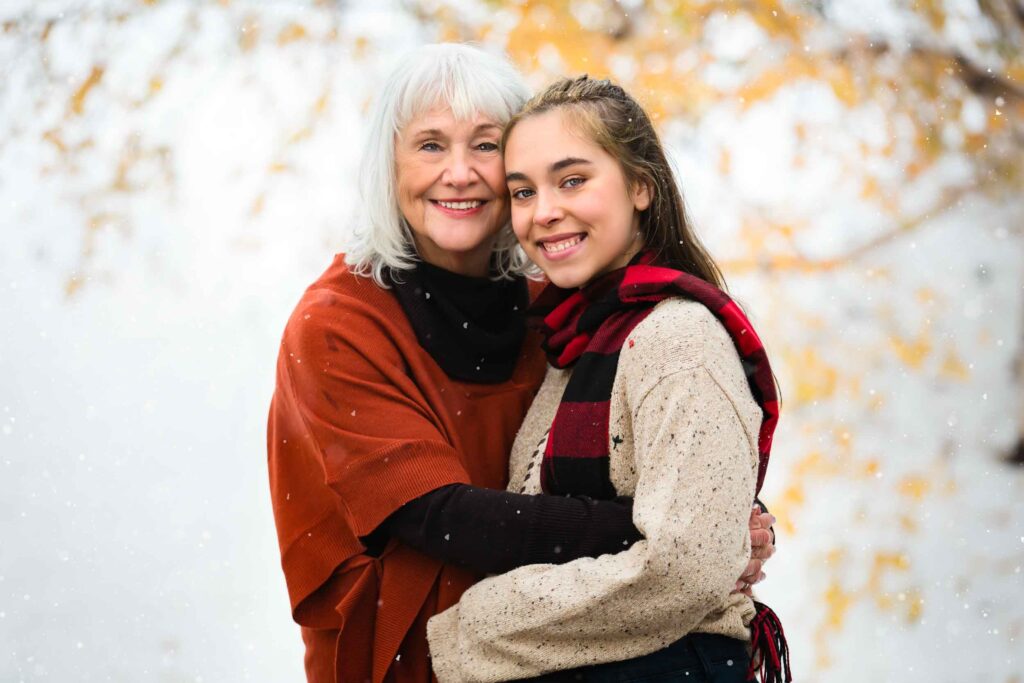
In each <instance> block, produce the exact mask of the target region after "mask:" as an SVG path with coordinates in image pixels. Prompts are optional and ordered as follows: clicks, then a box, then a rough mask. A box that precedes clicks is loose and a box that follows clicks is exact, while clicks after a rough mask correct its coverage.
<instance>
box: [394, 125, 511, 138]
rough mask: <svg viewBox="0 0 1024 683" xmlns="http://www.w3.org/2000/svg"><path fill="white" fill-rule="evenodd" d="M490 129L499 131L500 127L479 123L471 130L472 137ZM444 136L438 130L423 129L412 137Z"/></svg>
mask: <svg viewBox="0 0 1024 683" xmlns="http://www.w3.org/2000/svg"><path fill="white" fill-rule="evenodd" d="M492 128H494V129H497V130H499V131H500V130H501V126H499V125H498V124H496V123H481V124H480V125H479V126H477V127H476V128H474V129H473V135H479V134H480V133H482V132H484V131H487V130H491V129H492ZM445 135H446V133H445V132H444V131H443V130H441V129H440V128H424V129H423V130H418V131H416V133H415V134H414V135H413V137H414V138H421V137H424V136H427V137H432V138H443V137H445Z"/></svg>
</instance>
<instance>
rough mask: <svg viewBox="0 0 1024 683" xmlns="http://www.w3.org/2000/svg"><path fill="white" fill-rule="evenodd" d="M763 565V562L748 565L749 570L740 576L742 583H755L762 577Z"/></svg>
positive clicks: (753, 561)
mask: <svg viewBox="0 0 1024 683" xmlns="http://www.w3.org/2000/svg"><path fill="white" fill-rule="evenodd" d="M762 566H763V563H762V562H761V560H751V561H750V562H748V563H747V568H746V569H744V570H743V574H742V575H741V576H740V581H744V582H746V583H754V582H755V581H756V580H757V577H758V576H760V575H761V567H762Z"/></svg>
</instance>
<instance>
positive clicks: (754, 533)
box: [750, 529, 772, 548]
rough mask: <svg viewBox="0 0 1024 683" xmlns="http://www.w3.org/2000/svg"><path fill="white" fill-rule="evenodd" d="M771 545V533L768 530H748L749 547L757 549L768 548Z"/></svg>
mask: <svg viewBox="0 0 1024 683" xmlns="http://www.w3.org/2000/svg"><path fill="white" fill-rule="evenodd" d="M771 544H772V532H770V531H768V529H751V530H750V545H752V546H754V547H755V548H757V547H758V546H769V545H771Z"/></svg>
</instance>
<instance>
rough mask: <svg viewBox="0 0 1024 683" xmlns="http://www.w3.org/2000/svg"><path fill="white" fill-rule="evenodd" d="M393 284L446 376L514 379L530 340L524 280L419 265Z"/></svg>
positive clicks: (393, 279) (420, 337) (419, 337)
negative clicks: (522, 350)
mask: <svg viewBox="0 0 1024 683" xmlns="http://www.w3.org/2000/svg"><path fill="white" fill-rule="evenodd" d="M396 277H397V278H400V279H401V282H396ZM390 284H391V286H392V287H393V288H394V290H395V294H396V296H397V297H398V302H399V303H400V304H401V306H402V310H403V311H405V315H406V317H408V319H409V322H410V323H411V324H412V328H413V330H414V331H415V332H416V339H417V340H419V343H420V346H422V347H423V348H424V349H425V350H426V351H427V353H429V354H430V356H431V357H432V358H433V359H434V360H435V361H436V362H437V364H438V365H440V366H441V369H442V370H444V372H445V374H447V375H448V376H449V377H451V378H453V379H457V380H461V381H465V382H479V383H482V384H496V383H498V382H505V381H507V380H508V379H509V378H510V377H511V376H512V372H513V371H514V370H515V367H516V361H517V360H518V359H519V351H520V349H521V347H522V343H523V337H524V336H525V335H526V308H527V306H528V305H529V291H528V289H527V286H526V280H524V279H523V278H516V279H513V280H491V279H490V278H486V277H469V276H466V275H459V274H458V273H453V272H451V271H448V270H445V269H443V268H439V267H437V266H434V265H431V264H429V263H426V262H424V261H419V262H417V264H416V267H415V268H413V269H410V270H403V271H401V272H400V273H398V274H397V276H394V275H393V276H392V277H391V278H390Z"/></svg>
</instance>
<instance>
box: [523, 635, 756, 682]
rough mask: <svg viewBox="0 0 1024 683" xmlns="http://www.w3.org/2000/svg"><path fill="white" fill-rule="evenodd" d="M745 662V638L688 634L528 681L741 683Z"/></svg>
mask: <svg viewBox="0 0 1024 683" xmlns="http://www.w3.org/2000/svg"><path fill="white" fill-rule="evenodd" d="M749 665H750V655H749V654H748V652H747V642H746V641H743V640H736V639H735V638H727V637H726V636H717V635H711V634H708V633H691V634H690V635H688V636H684V637H683V638H681V639H679V640H677V641H676V642H674V643H672V644H671V645H669V646H668V647H666V648H664V649H662V650H658V651H657V652H652V653H651V654H649V655H644V656H643V657H637V658H635V659H628V660H626V661H624V662H609V663H607V664H595V665H594V666H587V667H584V668H582V669H573V670H572V671H556V672H554V673H550V674H547V675H545V676H541V677H540V678H534V679H530V680H533V681H542V682H543V683H634V682H635V683H669V682H673V683H674V682H675V681H680V682H681V683H745V681H746V680H747V667H748V666H749Z"/></svg>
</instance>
